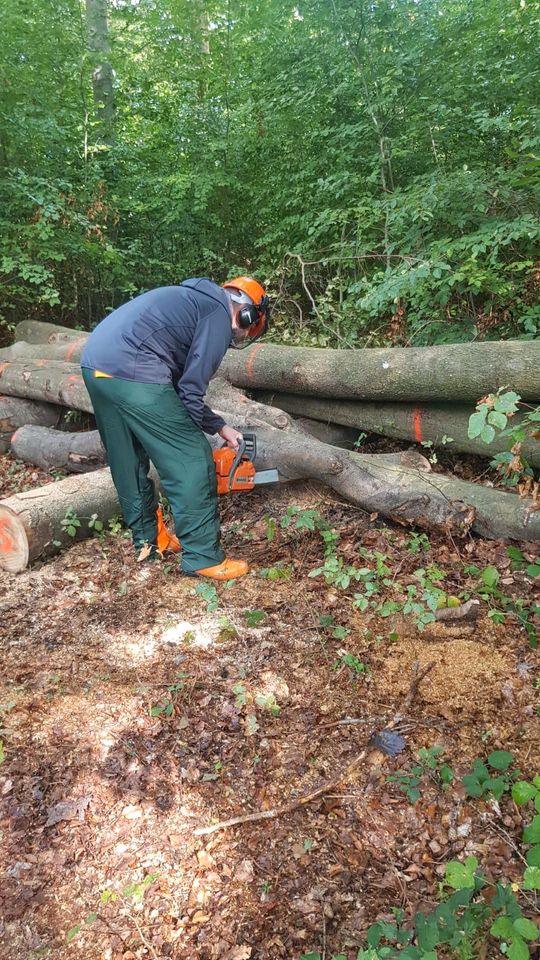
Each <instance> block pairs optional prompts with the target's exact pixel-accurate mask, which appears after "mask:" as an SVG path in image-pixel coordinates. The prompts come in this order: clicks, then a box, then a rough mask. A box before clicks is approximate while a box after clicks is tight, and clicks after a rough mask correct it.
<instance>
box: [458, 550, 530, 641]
mask: <svg viewBox="0 0 540 960" xmlns="http://www.w3.org/2000/svg"><path fill="white" fill-rule="evenodd" d="M535 566H536V564H533V565H532V567H533V569H534V567H535ZM463 570H464V572H465V573H469V574H471V575H472V576H474V577H476V578H477V582H476V584H475V586H474V588H473V592H474V593H476V594H477V595H478V596H479V597H481V598H482V600H484V601H485V602H486V603H487V604H489V606H490V610H489V612H488V616H489V618H490V620H491V621H492V622H493V623H503V622H504V620H503V619H502V618H503V617H504V618H506V616H511V617H513V618H514V619H515V620H517V622H518V624H519V626H520V627H521V628H522V629H523V630H524V631H525V633H526V634H527V637H528V640H529V645H530V646H531V647H533V648H535V647H537V646H538V635H537V629H536V625H535V622H534V618H535V617H537V616H538V615H539V614H540V606H539V605H538V604H537V603H535V602H534V601H527V600H524V599H522V598H521V597H509V596H507V594H505V593H503V592H502V591H501V590H500V589H499V583H500V580H501V575H500V573H499V571H498V570H497V568H496V567H493V566H488V567H485V568H484V569H483V570H481V569H480V567H477V566H475V565H474V564H473V565H469V566H466V567H464V568H463ZM469 595H470V594H466V597H468V596H469Z"/></svg>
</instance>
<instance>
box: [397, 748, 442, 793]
mask: <svg viewBox="0 0 540 960" xmlns="http://www.w3.org/2000/svg"><path fill="white" fill-rule="evenodd" d="M443 752H444V750H443V747H441V746H439V745H437V744H435V745H434V746H432V747H422V748H421V749H420V750H419V751H418V763H417V764H415V766H414V767H412V768H411V770H410V771H407V772H401V771H399V772H398V773H392V774H389V775H388V776H387V778H386V779H387V780H388V782H389V783H397V785H398V787H399V789H400V790H402V791H403V793H404V794H405V796H406V797H407V799H408V801H409V803H416V801H417V800H419V799H420V796H421V786H422V781H423V780H424V778H425V776H426V775H430V776H431V778H432V779H433V780H434V781H435V783H436V784H437V786H439V787H441V788H442V789H445V788H446V787H448V785H449V784H450V783H452V781H453V779H454V771H453V770H452V768H451V767H450V766H449V765H448V764H447V763H443V762H442V754H443Z"/></svg>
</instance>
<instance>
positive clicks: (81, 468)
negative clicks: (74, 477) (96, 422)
mask: <svg viewBox="0 0 540 960" xmlns="http://www.w3.org/2000/svg"><path fill="white" fill-rule="evenodd" d="M11 450H12V453H13V454H14V455H15V456H16V457H17V459H18V460H23V461H24V462H25V463H34V464H35V465H36V466H38V467H43V469H44V470H50V469H51V468H53V467H54V468H56V469H59V470H65V471H67V472H69V473H88V472H90V471H92V470H97V469H98V467H104V466H106V464H107V459H106V456H105V450H104V448H103V445H102V443H101V440H100V438H99V433H98V431H97V430H87V431H84V432H80V433H63V432H62V431H61V430H51V429H48V428H47V427H37V426H30V425H29V426H22V427H20V428H19V429H18V430H17V431H16V432H15V433H14V434H13V436H12V438H11Z"/></svg>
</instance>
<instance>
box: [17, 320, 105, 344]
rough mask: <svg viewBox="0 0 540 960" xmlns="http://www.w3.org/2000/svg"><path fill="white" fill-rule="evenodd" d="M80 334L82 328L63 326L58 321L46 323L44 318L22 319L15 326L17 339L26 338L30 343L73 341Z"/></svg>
mask: <svg viewBox="0 0 540 960" xmlns="http://www.w3.org/2000/svg"><path fill="white" fill-rule="evenodd" d="M82 335H83V336H84V334H82ZM80 336H81V331H80V330H71V329H70V328H69V327H61V326H60V325H59V324H57V323H45V322H44V321H43V320H21V322H20V323H18V324H17V326H16V327H15V340H26V341H28V343H71V341H72V340H76V339H77V338H78V337H80ZM86 336H88V334H86Z"/></svg>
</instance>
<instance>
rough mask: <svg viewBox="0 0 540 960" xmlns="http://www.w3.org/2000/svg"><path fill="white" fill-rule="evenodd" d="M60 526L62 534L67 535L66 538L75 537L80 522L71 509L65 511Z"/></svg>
mask: <svg viewBox="0 0 540 960" xmlns="http://www.w3.org/2000/svg"><path fill="white" fill-rule="evenodd" d="M60 526H61V527H62V530H63V531H64V533H67V535H68V537H74V536H76V534H77V530H78V529H79V527H80V526H81V521H80V519H79V517H78V516H77V514H76V513H75V512H74V511H73V510H72V509H71V507H69V508H68V509H67V510H66V515H65V517H64V518H63V519H62V520H61V521H60Z"/></svg>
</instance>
